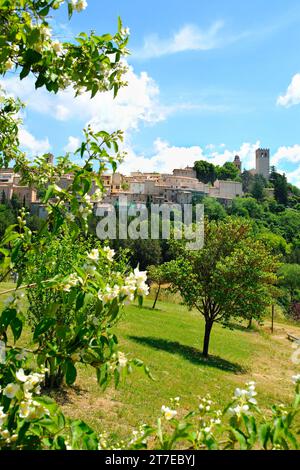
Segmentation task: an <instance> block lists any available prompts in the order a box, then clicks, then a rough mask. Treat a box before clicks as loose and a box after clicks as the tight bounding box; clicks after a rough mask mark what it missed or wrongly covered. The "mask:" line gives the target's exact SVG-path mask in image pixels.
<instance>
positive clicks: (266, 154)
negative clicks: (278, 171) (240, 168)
mask: <svg viewBox="0 0 300 470" xmlns="http://www.w3.org/2000/svg"><path fill="white" fill-rule="evenodd" d="M255 173H256V174H257V175H262V176H263V177H264V178H266V180H268V179H269V177H270V150H269V149H257V150H256V171H255Z"/></svg>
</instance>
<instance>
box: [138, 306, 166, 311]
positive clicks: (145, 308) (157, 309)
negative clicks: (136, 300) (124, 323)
mask: <svg viewBox="0 0 300 470" xmlns="http://www.w3.org/2000/svg"><path fill="white" fill-rule="evenodd" d="M133 307H135V308H138V309H141V308H142V309H143V310H150V312H162V309H161V308H157V307H156V308H152V307H148V306H146V305H142V307H140V306H139V305H133Z"/></svg>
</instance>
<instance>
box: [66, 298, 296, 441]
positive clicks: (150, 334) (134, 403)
mask: <svg viewBox="0 0 300 470" xmlns="http://www.w3.org/2000/svg"><path fill="white" fill-rule="evenodd" d="M150 305H151V301H150V300H147V301H146V303H145V307H144V308H142V309H140V308H138V307H136V306H130V307H127V308H126V312H125V315H124V317H123V320H122V321H121V322H120V324H119V325H118V327H117V328H116V333H117V334H118V337H119V339H120V348H119V349H120V350H121V351H124V352H126V353H129V354H130V355H131V356H134V357H138V358H140V359H142V360H143V361H144V362H145V363H146V364H147V365H148V366H149V367H150V368H151V372H152V373H153V375H154V376H155V381H151V380H149V379H148V378H147V377H146V376H145V375H144V374H141V372H139V371H134V373H133V374H132V376H131V377H129V378H128V379H127V380H126V383H125V384H124V385H121V387H120V388H119V389H118V390H115V389H114V388H110V389H109V390H106V391H105V392H102V391H101V390H99V388H98V386H97V383H96V380H95V377H94V373H93V370H92V369H91V368H85V367H81V368H80V372H79V377H78V381H77V385H76V387H74V388H72V389H71V391H68V392H67V393H62V394H61V395H60V397H59V400H60V402H61V404H62V406H63V408H64V411H65V412H66V413H67V414H69V415H71V416H72V417H77V418H78V417H80V418H82V419H84V420H86V421H87V422H88V423H90V424H92V425H93V426H94V427H96V428H97V429H98V430H103V429H106V430H107V431H109V432H112V431H114V432H115V433H116V434H117V435H119V436H125V435H128V434H129V433H130V428H131V427H136V426H137V425H138V424H139V423H142V422H148V423H153V422H154V420H155V417H156V416H158V415H159V413H160V408H161V405H162V404H168V401H169V398H170V397H175V396H180V397H181V402H182V405H183V407H184V408H185V409H190V408H191V407H193V406H197V404H198V397H199V396H203V395H205V394H207V393H210V394H211V396H212V397H213V399H214V400H216V401H218V402H219V403H220V404H221V405H223V404H225V403H226V402H227V401H228V400H229V399H230V397H231V396H232V393H233V390H234V388H235V387H237V386H243V384H244V383H245V382H247V381H249V380H255V381H256V382H257V389H258V392H259V403H260V405H261V407H262V408H267V407H268V404H270V403H273V402H287V401H288V400H289V399H290V398H291V396H292V392H293V387H292V385H291V376H292V375H293V374H294V373H296V372H297V373H299V371H300V366H299V365H298V366H297V365H294V364H293V363H292V361H291V354H292V352H293V349H292V347H291V343H290V342H289V341H288V340H287V339H286V332H287V331H289V332H290V331H291V332H293V333H294V334H295V335H297V336H298V337H300V328H298V327H295V326H290V325H288V326H287V325H285V324H276V329H275V334H274V335H273V336H271V335H270V334H269V333H268V331H269V330H268V328H267V327H264V328H260V329H259V330H258V331H247V330H246V329H245V328H243V327H238V328H237V329H235V330H233V331H231V330H228V329H224V328H222V326H221V325H215V327H214V328H213V331H212V338H211V345H210V353H211V357H210V358H209V359H208V360H204V359H203V358H202V356H201V347H202V337H203V331H204V322H203V320H202V317H201V316H200V315H199V314H198V313H197V312H193V311H192V312H189V311H187V309H186V308H185V307H184V306H181V305H178V304H175V303H170V302H169V303H168V302H158V304H157V310H155V311H153V310H151V308H149V307H150Z"/></svg>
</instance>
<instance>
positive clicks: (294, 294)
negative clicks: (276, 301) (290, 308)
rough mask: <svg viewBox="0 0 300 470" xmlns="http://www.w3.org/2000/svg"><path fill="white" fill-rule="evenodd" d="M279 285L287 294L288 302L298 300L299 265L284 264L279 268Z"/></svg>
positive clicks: (299, 284) (299, 286) (299, 288)
mask: <svg viewBox="0 0 300 470" xmlns="http://www.w3.org/2000/svg"><path fill="white" fill-rule="evenodd" d="M279 286H281V287H283V288H284V289H285V290H286V291H287V292H288V294H289V299H290V303H291V304H293V303H294V302H296V301H297V300H299V293H300V265H299V264H284V265H282V266H281V267H280V269H279Z"/></svg>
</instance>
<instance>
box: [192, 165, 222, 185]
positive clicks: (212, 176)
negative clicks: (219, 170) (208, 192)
mask: <svg viewBox="0 0 300 470" xmlns="http://www.w3.org/2000/svg"><path fill="white" fill-rule="evenodd" d="M194 170H195V171H196V173H197V178H198V180H199V181H201V182H202V183H205V184H208V183H211V184H214V182H215V181H216V179H217V174H216V168H215V166H214V165H213V164H212V163H209V162H207V161H206V160H199V161H197V162H195V164H194Z"/></svg>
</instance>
